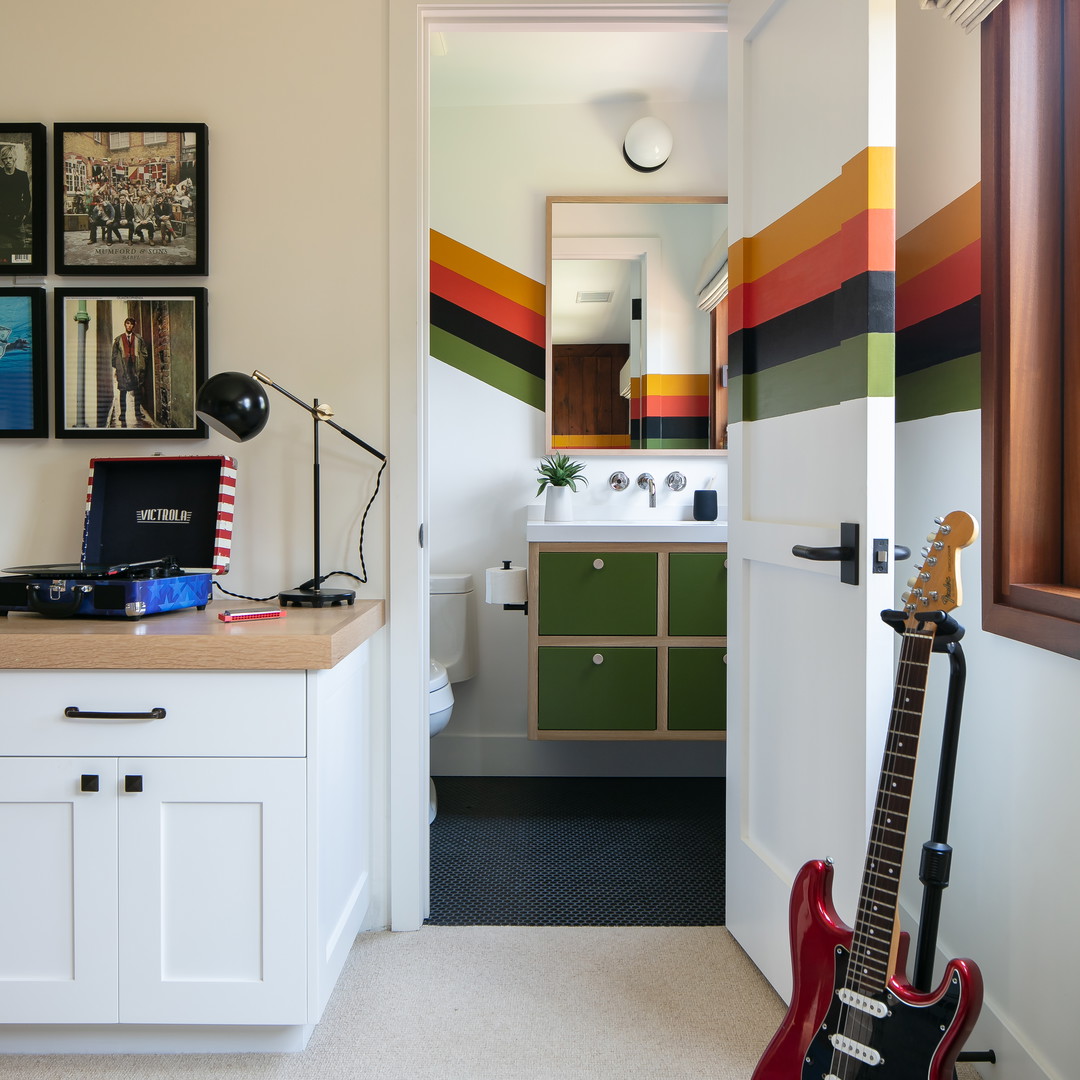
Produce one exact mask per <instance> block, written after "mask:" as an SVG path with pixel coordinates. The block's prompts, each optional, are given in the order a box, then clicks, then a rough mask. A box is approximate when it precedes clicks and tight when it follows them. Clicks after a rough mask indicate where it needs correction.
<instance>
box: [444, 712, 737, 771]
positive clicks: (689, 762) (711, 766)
mask: <svg viewBox="0 0 1080 1080" xmlns="http://www.w3.org/2000/svg"><path fill="white" fill-rule="evenodd" d="M453 723H454V722H453V720H451V721H450V727H448V728H447V729H446V731H444V732H442V733H441V734H440V735H436V736H435V738H434V739H432V740H431V773H432V775H433V776H724V775H725V774H726V773H725V766H726V760H727V759H726V747H727V744H726V743H723V742H713V741H701V742H674V741H673V742H633V741H626V742H618V741H611V740H608V741H604V742H590V741H587V740H572V741H571V740H567V741H566V742H558V741H544V742H537V741H530V740H529V739H528V738H526V737H525V736H524V735H482V734H473V733H470V732H455V731H454V730H453Z"/></svg>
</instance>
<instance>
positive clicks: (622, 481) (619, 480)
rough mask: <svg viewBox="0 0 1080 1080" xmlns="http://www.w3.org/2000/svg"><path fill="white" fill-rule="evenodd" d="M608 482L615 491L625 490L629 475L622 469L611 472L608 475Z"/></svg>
mask: <svg viewBox="0 0 1080 1080" xmlns="http://www.w3.org/2000/svg"><path fill="white" fill-rule="evenodd" d="M608 484H609V485H610V486H611V487H612V488H614V489H615V491H625V490H626V489H627V488H628V487H629V486H630V477H629V476H627V475H626V473H624V472H623V471H622V470H620V471H619V472H613V473H612V474H611V475H610V476H609V477H608Z"/></svg>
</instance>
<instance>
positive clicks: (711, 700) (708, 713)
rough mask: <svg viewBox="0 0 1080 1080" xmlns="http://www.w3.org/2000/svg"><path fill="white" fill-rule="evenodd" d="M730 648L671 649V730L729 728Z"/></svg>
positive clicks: (669, 673) (669, 680)
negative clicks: (726, 657) (728, 664)
mask: <svg viewBox="0 0 1080 1080" xmlns="http://www.w3.org/2000/svg"><path fill="white" fill-rule="evenodd" d="M726 655H727V649H722V648H720V649H668V723H667V726H668V730H669V731H726V730H727V664H725V663H724V657H725V656H726Z"/></svg>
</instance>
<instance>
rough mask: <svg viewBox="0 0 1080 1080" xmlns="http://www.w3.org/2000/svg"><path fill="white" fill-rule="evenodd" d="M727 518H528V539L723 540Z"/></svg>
mask: <svg viewBox="0 0 1080 1080" xmlns="http://www.w3.org/2000/svg"><path fill="white" fill-rule="evenodd" d="M727 533H728V529H727V522H726V521H671V520H667V521H665V520H663V519H659V518H658V519H656V520H654V521H649V520H645V521H642V520H640V519H635V520H633V521H619V520H615V521H538V520H532V521H526V522H525V539H526V540H527V541H528V542H529V543H583V544H618V543H623V544H640V543H658V544H724V543H727Z"/></svg>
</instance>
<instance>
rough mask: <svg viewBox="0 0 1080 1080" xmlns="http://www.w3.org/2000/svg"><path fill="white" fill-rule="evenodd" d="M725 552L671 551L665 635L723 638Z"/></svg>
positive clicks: (725, 608)
mask: <svg viewBox="0 0 1080 1080" xmlns="http://www.w3.org/2000/svg"><path fill="white" fill-rule="evenodd" d="M726 562H727V552H726V551H715V552H713V551H673V552H672V553H671V555H670V557H669V560H668V633H669V634H672V635H675V636H678V637H727V568H726V566H725V565H724V564H725V563H726Z"/></svg>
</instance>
